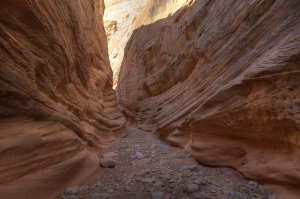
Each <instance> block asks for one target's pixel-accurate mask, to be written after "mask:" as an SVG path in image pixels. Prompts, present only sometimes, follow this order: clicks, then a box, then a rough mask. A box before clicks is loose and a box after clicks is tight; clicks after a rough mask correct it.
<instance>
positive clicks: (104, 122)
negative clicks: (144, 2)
mask: <svg viewBox="0 0 300 199" xmlns="http://www.w3.org/2000/svg"><path fill="white" fill-rule="evenodd" d="M103 10H104V3H103V1H102V0H93V1H73V0H72V1H67V0H54V1H53V0H43V1H39V0H31V1H23V0H22V1H21V0H10V1H5V0H0V198H18V199H20V198H26V199H28V198H55V197H56V196H57V195H58V194H60V193H61V192H63V190H64V189H65V188H66V187H67V186H71V185H76V184H80V183H82V182H83V181H85V180H87V179H89V178H90V177H91V176H92V174H93V173H94V172H96V171H97V169H98V167H99V165H98V152H99V151H100V149H101V147H103V146H105V145H106V144H108V143H110V142H111V141H113V140H115V139H116V138H117V137H120V136H124V135H125V134H124V132H123V130H122V128H123V125H124V123H125V118H124V117H123V116H122V114H121V113H120V112H119V111H118V109H117V106H116V105H117V104H116V100H115V93H114V90H113V89H112V81H113V80H112V70H111V68H110V64H109V59H108V52H107V41H106V34H105V31H104V28H103Z"/></svg>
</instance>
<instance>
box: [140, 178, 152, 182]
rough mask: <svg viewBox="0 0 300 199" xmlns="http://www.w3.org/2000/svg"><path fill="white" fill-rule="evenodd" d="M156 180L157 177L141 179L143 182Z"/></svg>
mask: <svg viewBox="0 0 300 199" xmlns="http://www.w3.org/2000/svg"><path fill="white" fill-rule="evenodd" d="M154 181H155V179H153V178H143V179H141V182H143V183H153V182H154Z"/></svg>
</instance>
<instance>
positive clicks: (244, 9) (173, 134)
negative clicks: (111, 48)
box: [117, 0, 300, 198]
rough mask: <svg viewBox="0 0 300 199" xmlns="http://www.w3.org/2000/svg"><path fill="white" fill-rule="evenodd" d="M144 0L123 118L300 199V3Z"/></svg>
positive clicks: (125, 65)
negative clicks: (125, 117) (144, 7)
mask: <svg viewBox="0 0 300 199" xmlns="http://www.w3.org/2000/svg"><path fill="white" fill-rule="evenodd" d="M150 2H151V3H150ZM146 5H147V6H149V7H148V8H147V9H144V10H143V12H142V13H141V16H143V17H144V18H143V20H142V21H143V23H142V25H143V26H141V27H140V28H138V29H137V30H135V31H134V32H133V34H132V35H133V36H132V37H131V39H130V41H129V42H128V43H127V45H126V49H125V55H124V60H123V62H122V66H121V71H120V77H119V85H118V88H117V95H118V100H119V103H120V105H121V107H122V108H123V112H124V113H126V115H127V117H128V119H129V120H130V121H131V122H132V123H134V124H136V125H137V126H139V127H140V128H142V129H144V130H147V131H153V132H155V133H157V135H158V136H159V137H160V138H161V139H163V140H165V141H166V142H168V143H169V144H171V145H174V146H180V147H182V148H184V149H185V150H186V151H187V152H189V153H191V154H192V155H193V156H194V157H195V159H196V160H197V161H199V162H200V163H203V164H206V165H211V166H231V167H234V168H236V169H237V170H238V171H240V172H241V173H242V174H243V175H244V176H245V177H247V178H250V179H254V180H255V181H261V182H264V183H269V184H276V185H280V186H281V187H283V188H284V189H281V191H283V192H281V194H284V195H285V196H286V197H287V196H288V195H289V196H288V197H292V196H294V197H296V198H297V197H299V189H298V188H299V184H300V173H299V169H300V166H299V165H300V98H299V96H300V81H299V80H300V37H299V35H300V25H299V24H300V9H299V8H300V2H299V1H280V0H272V1H269V0H262V1H261V0H254V1H234V0H229V1H213V0H205V1H194V2H192V1H164V0H153V1H148V2H147V4H146ZM178 7H179V9H178ZM171 8H174V10H176V11H175V12H172V9H171ZM284 190H287V191H286V192H284ZM297 194H298V196H297Z"/></svg>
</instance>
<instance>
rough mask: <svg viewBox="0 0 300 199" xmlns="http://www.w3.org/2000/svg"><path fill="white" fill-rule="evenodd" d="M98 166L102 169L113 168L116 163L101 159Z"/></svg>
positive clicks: (110, 159) (109, 159) (108, 159)
mask: <svg viewBox="0 0 300 199" xmlns="http://www.w3.org/2000/svg"><path fill="white" fill-rule="evenodd" d="M100 166H102V167H104V168H113V167H115V166H116V161H115V160H114V159H112V158H102V159H101V160H100Z"/></svg>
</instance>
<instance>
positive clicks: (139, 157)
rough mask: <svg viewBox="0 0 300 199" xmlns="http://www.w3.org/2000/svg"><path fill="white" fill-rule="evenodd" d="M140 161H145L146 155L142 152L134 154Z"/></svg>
mask: <svg viewBox="0 0 300 199" xmlns="http://www.w3.org/2000/svg"><path fill="white" fill-rule="evenodd" d="M134 155H135V156H136V157H137V158H138V159H143V158H144V155H143V154H142V153H141V152H136V153H135V154H134Z"/></svg>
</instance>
